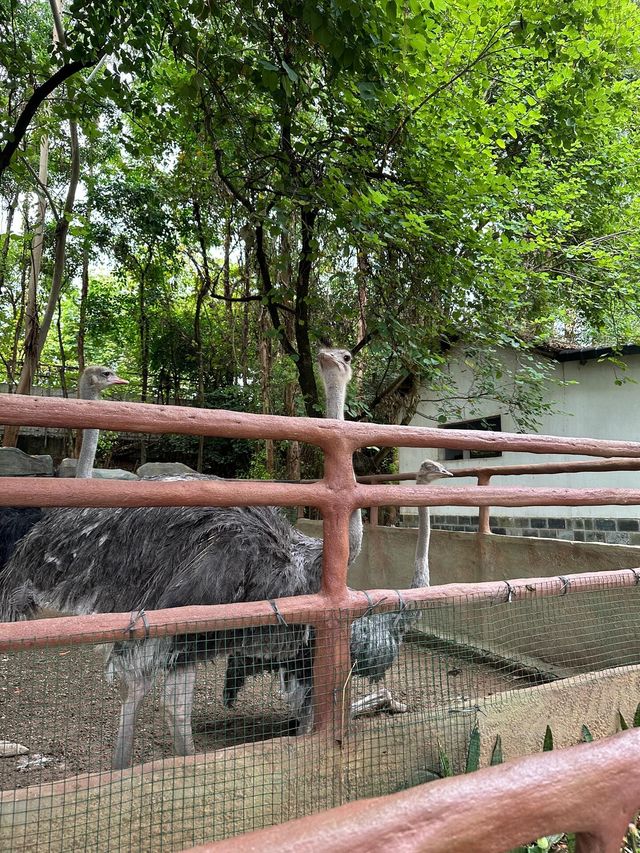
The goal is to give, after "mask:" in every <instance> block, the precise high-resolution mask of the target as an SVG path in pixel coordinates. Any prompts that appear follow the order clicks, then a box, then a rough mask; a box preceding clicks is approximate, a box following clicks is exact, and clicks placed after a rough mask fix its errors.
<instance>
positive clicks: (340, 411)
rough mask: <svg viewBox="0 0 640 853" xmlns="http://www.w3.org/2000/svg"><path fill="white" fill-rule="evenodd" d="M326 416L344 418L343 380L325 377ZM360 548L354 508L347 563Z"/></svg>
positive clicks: (359, 521)
mask: <svg viewBox="0 0 640 853" xmlns="http://www.w3.org/2000/svg"><path fill="white" fill-rule="evenodd" d="M325 392H326V401H327V402H326V417H328V418H335V420H338V421H343V420H344V404H345V400H346V396H347V386H346V384H345V383H344V382H340V381H339V380H335V379H333V378H329V379H327V378H326V377H325ZM361 548H362V511H361V510H360V509H356V510H354V511H353V512H352V513H351V517H350V518H349V565H351V564H352V563H353V561H354V560H355V559H356V557H357V556H358V554H359V553H360V549H361Z"/></svg>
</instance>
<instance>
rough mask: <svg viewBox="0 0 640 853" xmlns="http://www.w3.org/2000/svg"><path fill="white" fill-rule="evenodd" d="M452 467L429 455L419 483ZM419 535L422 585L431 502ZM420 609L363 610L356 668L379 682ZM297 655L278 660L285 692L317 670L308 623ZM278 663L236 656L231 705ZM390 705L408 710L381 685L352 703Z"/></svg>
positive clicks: (358, 709)
mask: <svg viewBox="0 0 640 853" xmlns="http://www.w3.org/2000/svg"><path fill="white" fill-rule="evenodd" d="M452 476H453V475H452V474H451V472H450V471H448V470H447V469H446V468H444V467H443V466H442V465H440V464H439V463H438V462H435V461H434V460H431V459H426V460H425V461H424V462H423V463H422V465H421V466H420V470H419V471H418V474H417V476H416V485H418V486H420V485H429V484H431V483H433V482H434V481H435V480H439V479H441V478H442V477H452ZM418 520H419V521H418V539H417V543H416V552H415V562H414V572H413V577H412V579H411V584H410V588H411V589H418V588H419V587H426V586H429V585H430V575H429V540H430V537H431V520H430V514H429V507H428V506H424V507H419V508H418ZM419 615H420V614H419V611H411V612H410V613H406V614H403V613H402V612H400V613H397V612H390V613H377V614H370V615H366V616H361V617H359V618H358V619H354V621H353V622H352V624H351V637H350V641H349V653H350V657H351V666H352V672H353V674H354V675H357V676H359V677H361V678H368V679H369V681H370V682H372V683H374V684H375V683H377V682H379V681H380V680H381V679H382V678H383V677H384V675H385V673H386V672H387V670H388V669H389V668H390V667H391V666H392V664H393V663H394V662H395V660H396V659H397V657H398V654H399V653H400V647H401V645H402V640H403V637H404V635H405V633H406V631H407V630H408V629H409V627H410V625H411V623H412V622H414V621H416V620H417V619H418V618H419ZM296 652H297V654H296V656H295V658H293V659H292V660H290V661H287V662H286V663H285V664H279V665H278V667H277V668H279V670H280V676H281V682H282V692H283V693H284V695H285V696H292V695H295V694H296V693H297V692H298V691H300V690H301V689H304V687H301V685H306V684H307V683H308V681H309V679H310V677H311V672H312V670H313V631H312V630H311V629H310V633H309V640H308V642H305V643H303V644H301V645H300V646H299V647H298V648H297V649H296ZM274 668H276V666H275V665H274V664H273V663H272V664H271V665H269V664H268V663H267V662H265V661H262V662H261V661H255V660H247V659H246V658H242V657H237V656H235V657H234V656H232V657H231V658H230V660H229V666H228V668H227V674H226V681H225V688H224V701H225V704H226V705H227V706H231V705H233V702H234V701H235V698H236V694H237V692H238V690H239V689H240V688H241V687H242V685H243V684H244V681H245V678H246V676H247V675H254V674H256V673H257V672H262V671H265V670H269V669H274ZM383 706H388V707H390V708H391V709H392V710H405V709H404V707H402V708H401V706H400V705H399V703H397V702H395V700H394V699H393V698H392V696H391V694H390V693H389V691H388V690H385V689H382V690H380V691H378V692H376V693H372V694H369V695H368V696H365V697H364V698H363V699H359V700H357V701H356V702H354V703H353V705H352V708H351V711H352V714H354V715H355V714H363V713H367V712H369V711H372V710H376V709H378V708H381V707H383Z"/></svg>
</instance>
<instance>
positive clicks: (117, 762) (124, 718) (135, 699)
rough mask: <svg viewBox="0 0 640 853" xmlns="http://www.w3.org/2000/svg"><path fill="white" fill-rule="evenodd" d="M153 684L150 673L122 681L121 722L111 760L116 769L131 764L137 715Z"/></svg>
mask: <svg viewBox="0 0 640 853" xmlns="http://www.w3.org/2000/svg"><path fill="white" fill-rule="evenodd" d="M152 686H153V678H152V677H151V676H148V675H142V676H135V675H134V676H132V677H131V678H130V679H127V680H124V679H123V680H122V681H121V683H120V695H121V697H122V707H121V708H120V724H119V726H118V735H117V737H116V745H115V748H114V750H113V759H112V761H111V767H112V768H113V769H114V770H123V769H124V768H125V767H129V766H130V765H131V759H132V757H133V734H134V728H135V722H136V715H137V713H138V708H139V707H140V703H141V702H142V700H143V699H144V697H145V696H146V695H147V693H148V692H149V690H150V689H151V687H152Z"/></svg>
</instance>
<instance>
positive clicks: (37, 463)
mask: <svg viewBox="0 0 640 853" xmlns="http://www.w3.org/2000/svg"><path fill="white" fill-rule="evenodd" d="M0 477H53V459H52V458H51V457H50V456H47V455H46V454H45V455H42V456H29V454H27V453H24V452H23V451H22V450H18V448H17V447H0Z"/></svg>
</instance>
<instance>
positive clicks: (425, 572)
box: [349, 459, 453, 714]
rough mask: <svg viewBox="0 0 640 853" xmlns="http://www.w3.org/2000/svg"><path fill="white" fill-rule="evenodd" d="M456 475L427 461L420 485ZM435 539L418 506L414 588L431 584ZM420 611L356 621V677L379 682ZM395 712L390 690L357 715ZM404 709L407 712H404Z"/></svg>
mask: <svg viewBox="0 0 640 853" xmlns="http://www.w3.org/2000/svg"><path fill="white" fill-rule="evenodd" d="M452 476H453V475H452V473H451V472H450V471H448V470H447V469H446V468H444V467H443V466H442V465H440V464H439V463H438V462H435V461H433V460H432V459H425V461H424V462H423V463H422V465H421V466H420V470H419V471H418V474H417V476H416V485H417V486H422V485H424V486H426V485H429V484H431V483H433V482H435V480H439V479H441V478H442V477H452ZM430 538H431V518H430V513H429V507H428V506H421V507H418V540H417V542H416V552H415V562H414V570H413V577H412V578H411V583H410V588H411V589H418V588H420V587H425V586H429V585H430V574H429V541H430ZM419 616H420V614H419V611H416V610H411V611H408V612H406V613H404V612H402V611H401V612H399V613H397V612H389V613H374V614H371V615H368V616H362V617H360V618H359V619H354V621H353V623H352V625H351V640H350V643H349V649H350V653H351V664H352V667H353V669H352V671H353V673H354V675H358V676H361V677H362V678H368V679H369V681H371V682H373V683H377V682H378V681H380V680H381V679H382V678H383V677H384V675H385V673H386V671H387V670H388V669H389V667H390V666H391V665H392V664H393V663H394V661H395V660H396V659H397V657H398V654H399V653H400V647H401V646H402V641H403V638H404V635H405V633H406V632H407V630H408V629H409V627H410V626H411V623H412V622H414V621H416V620H417V619H418V618H419ZM385 703H386V704H389V705H390V707H391V708H392V709H397V710H399V709H400V706H399V705H398V704H397V703H395V702H394V700H393V699H392V698H391V695H390V693H389V692H388V691H387V690H382V691H379V692H377V693H373V694H370V695H369V696H366V697H364V698H363V699H360V700H358V701H357V702H354V704H353V707H352V712H353V713H358V714H362V713H365V712H366V711H369V710H373V709H375V708H377V707H379V706H380V705H382V704H385ZM403 710H404V709H403Z"/></svg>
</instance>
